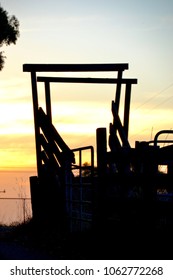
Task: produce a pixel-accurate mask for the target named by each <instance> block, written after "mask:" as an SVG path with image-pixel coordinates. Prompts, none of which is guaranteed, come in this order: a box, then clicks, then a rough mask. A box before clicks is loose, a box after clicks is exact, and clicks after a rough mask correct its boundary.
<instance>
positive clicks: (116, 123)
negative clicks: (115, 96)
mask: <svg viewBox="0 0 173 280" xmlns="http://www.w3.org/2000/svg"><path fill="white" fill-rule="evenodd" d="M112 113H113V117H114V124H113V125H114V126H115V129H117V130H118V132H119V134H120V138H121V141H122V143H123V146H125V147H130V144H129V142H128V140H127V137H126V133H125V131H124V127H123V126H122V123H121V120H120V118H119V116H118V113H117V108H116V104H115V102H114V101H112Z"/></svg>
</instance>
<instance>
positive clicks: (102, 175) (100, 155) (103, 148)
mask: <svg viewBox="0 0 173 280" xmlns="http://www.w3.org/2000/svg"><path fill="white" fill-rule="evenodd" d="M96 141H97V170H98V186H97V201H96V204H97V205H96V209H97V210H96V224H97V226H96V227H97V228H96V230H98V232H99V231H100V230H101V231H102V232H103V230H104V228H105V221H106V213H105V211H106V210H107V209H106V197H105V195H106V191H105V190H106V174H107V139H106V128H97V130H96Z"/></svg>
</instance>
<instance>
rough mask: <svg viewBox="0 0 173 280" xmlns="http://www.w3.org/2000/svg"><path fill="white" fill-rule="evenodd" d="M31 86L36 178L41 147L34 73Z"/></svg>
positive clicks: (39, 170)
mask: <svg viewBox="0 0 173 280" xmlns="http://www.w3.org/2000/svg"><path fill="white" fill-rule="evenodd" d="M31 85H32V99H33V111H34V126H35V143H36V155H37V172H38V176H40V173H41V146H40V128H39V121H38V93H37V79H36V72H33V71H32V72H31Z"/></svg>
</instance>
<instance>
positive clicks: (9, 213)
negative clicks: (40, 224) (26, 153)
mask: <svg viewBox="0 0 173 280" xmlns="http://www.w3.org/2000/svg"><path fill="white" fill-rule="evenodd" d="M35 175H36V171H35V170H19V171H14V170H11V171H0V224H12V223H16V222H23V221H24V220H26V219H27V218H28V217H31V216H32V211H31V201H30V184H29V177H30V176H35ZM4 191H5V192H4ZM21 198H23V199H21Z"/></svg>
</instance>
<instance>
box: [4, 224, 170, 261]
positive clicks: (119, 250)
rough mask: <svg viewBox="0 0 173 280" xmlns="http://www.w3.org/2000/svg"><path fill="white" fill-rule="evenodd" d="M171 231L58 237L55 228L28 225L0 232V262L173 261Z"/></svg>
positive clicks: (159, 230)
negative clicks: (47, 260)
mask: <svg viewBox="0 0 173 280" xmlns="http://www.w3.org/2000/svg"><path fill="white" fill-rule="evenodd" d="M172 252H173V231H172V229H171V228H164V229H155V230H153V229H151V228H148V229H146V230H143V231H142V232H141V230H139V229H137V228H136V229H135V230H134V229H133V230H132V229H131V228H124V229H121V230H118V229H116V230H112V231H110V230H109V231H107V230H103V231H102V232H86V233H73V234H69V233H62V232H61V233H60V231H59V230H58V228H48V227H47V228H45V227H40V226H39V227H37V226H35V225H33V223H32V222H31V221H30V222H28V223H26V224H24V225H18V226H16V227H1V228H0V259H3V260H42V259H44V260H46V259H52V260H53V259H57V260H58V259H60V260H72V259H74V260H85V259H86V260H87V259H88V260H92V259H93V260H94V259H97V260H101V259H103V260H110V259H115V260H116V259H117V260H118V259H124V260H127V259H129V260H130V259H141V260H142V259H155V260H159V259H161V260H168V259H172V258H173V253H172Z"/></svg>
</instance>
